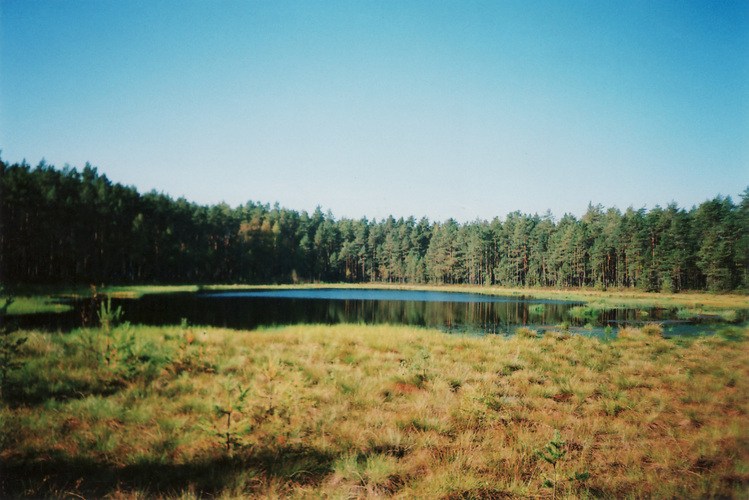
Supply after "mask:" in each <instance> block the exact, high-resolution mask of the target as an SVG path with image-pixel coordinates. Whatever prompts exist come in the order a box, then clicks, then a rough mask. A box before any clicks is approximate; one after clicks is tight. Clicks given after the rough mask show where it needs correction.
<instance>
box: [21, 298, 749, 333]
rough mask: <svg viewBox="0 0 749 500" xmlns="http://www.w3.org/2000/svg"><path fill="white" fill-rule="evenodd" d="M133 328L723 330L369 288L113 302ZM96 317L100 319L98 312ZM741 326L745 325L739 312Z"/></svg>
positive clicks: (702, 321)
mask: <svg viewBox="0 0 749 500" xmlns="http://www.w3.org/2000/svg"><path fill="white" fill-rule="evenodd" d="M71 304H72V305H73V310H72V311H70V312H68V313H61V314H59V313H58V314H39V315H29V316H19V317H14V319H13V321H16V322H17V326H19V327H23V328H43V329H48V330H49V329H52V330H57V329H60V330H70V329H72V328H76V327H80V326H81V325H82V317H83V316H84V314H85V313H84V311H86V310H89V313H88V314H89V316H91V315H92V313H91V312H90V309H91V303H90V301H85V300H82V301H73V302H71ZM112 305H113V306H121V307H122V309H123V311H124V318H123V319H124V320H126V321H129V322H131V323H133V324H147V325H173V324H180V322H181V321H182V319H183V318H184V319H186V320H187V321H188V322H189V324H192V325H206V326H216V327H226V328H234V329H243V330H251V329H255V328H258V327H266V326H274V325H289V324H299V323H315V324H336V323H367V324H381V323H390V324H405V325H415V326H424V327H433V328H438V329H441V330H444V331H447V332H453V333H478V334H487V333H488V334H511V333H513V332H514V331H515V329H517V328H518V327H521V326H528V327H531V328H534V329H535V328H537V329H541V330H543V329H547V328H553V327H554V326H556V325H560V324H562V323H567V324H569V326H570V329H571V330H572V331H574V332H575V333H581V334H587V335H602V334H603V333H604V329H605V327H606V326H611V327H612V328H614V329H615V328H617V327H621V326H624V325H630V324H631V325H635V326H638V325H642V324H644V323H650V322H655V323H660V324H662V325H663V327H664V331H665V333H666V334H667V335H691V334H695V333H699V332H703V331H705V330H710V329H711V328H715V327H716V326H720V325H724V324H726V323H725V321H723V320H722V319H720V318H716V317H704V318H697V319H690V320H688V321H687V320H683V319H679V318H678V317H677V315H676V310H675V309H664V308H638V309H635V308H621V309H611V310H606V311H595V310H590V309H586V308H584V307H583V306H584V303H582V302H571V301H562V300H543V299H534V298H531V297H525V296H520V295H511V296H494V295H481V294H475V293H457V292H440V291H409V290H372V289H336V288H329V289H319V288H316V289H287V290H267V289H257V290H252V289H250V290H242V291H228V292H226V291H224V292H199V293H170V294H154V295H145V296H143V297H141V298H139V299H113V300H112ZM93 316H94V317H95V314H93ZM738 320H739V322H746V320H747V313H746V311H740V313H739V318H738Z"/></svg>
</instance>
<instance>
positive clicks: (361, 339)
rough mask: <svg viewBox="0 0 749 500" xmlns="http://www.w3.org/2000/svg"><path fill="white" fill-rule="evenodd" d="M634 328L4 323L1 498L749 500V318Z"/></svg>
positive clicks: (0, 439)
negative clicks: (503, 333) (706, 328)
mask: <svg viewBox="0 0 749 500" xmlns="http://www.w3.org/2000/svg"><path fill="white" fill-rule="evenodd" d="M644 330H645V331H643V329H634V328H629V329H623V330H621V331H620V332H619V335H618V338H617V339H609V340H607V341H605V342H604V341H600V340H597V339H595V338H588V337H583V336H576V335H570V334H547V335H544V336H542V337H538V338H534V337H533V336H531V335H527V336H526V335H515V336H513V337H508V338H504V337H497V336H486V337H466V336H450V335H446V334H443V333H440V332H437V331H430V330H424V329H418V328H408V327H396V326H364V325H336V326H321V325H299V326H289V327H284V328H278V329H272V328H266V329H263V330H259V331H254V332H238V331H231V330H224V329H216V328H201V327H195V326H189V325H187V324H183V325H181V326H174V327H160V328H156V327H139V326H138V327H136V326H129V325H120V326H115V327H112V329H111V332H109V334H107V333H106V331H105V330H104V329H98V328H93V329H80V330H75V331H73V332H71V333H69V334H64V335H63V334H51V333H41V332H17V335H20V336H23V337H25V338H28V341H27V342H26V343H25V344H24V345H23V346H21V348H20V349H19V352H18V362H19V363H21V366H22V368H19V369H18V370H14V371H11V372H10V373H9V375H8V385H9V387H10V388H11V390H10V391H9V392H8V393H3V401H2V406H1V407H0V444H1V445H2V446H0V450H2V451H0V460H1V461H2V464H3V474H2V478H1V479H0V496H2V497H9V498H24V497H25V498H40V497H41V498H71V497H84V498H100V497H109V498H155V497H156V498H158V497H164V498H184V499H187V498H258V497H266V498H385V497H399V498H443V499H453V498H454V499H458V498H529V497H535V498H550V497H552V496H555V497H556V498H591V497H593V498H596V497H602V498H643V497H646V498H685V497H686V498H704V497H720V498H745V497H746V496H747V495H749V417H747V415H749V402H748V399H749V397H748V396H747V394H749V343H748V342H746V331H745V330H744V331H743V332H739V331H737V330H736V329H735V327H734V328H733V329H731V330H730V332H728V333H727V334H725V335H715V336H711V337H702V338H697V339H693V340H689V341H673V340H670V339H663V338H661V336H660V335H659V333H658V332H657V331H655V329H653V331H647V330H648V329H644ZM112 339H121V340H118V341H117V342H119V344H118V345H120V344H125V346H124V347H121V348H118V349H119V352H120V354H119V355H118V356H117V357H111V356H110V358H109V359H110V362H107V358H106V350H107V341H108V340H109V341H110V346H111V340H112ZM123 367H127V369H124V368H123ZM555 430H558V431H559V434H558V435H556V434H555ZM550 439H551V440H553V441H554V442H555V443H557V444H558V447H559V449H558V450H556V451H558V458H556V459H555V462H554V463H553V464H552V463H551V462H549V463H546V462H544V461H543V460H544V459H543V458H542V457H540V456H539V454H537V453H536V450H544V449H546V448H545V447H546V446H547V445H548V444H549V442H550ZM547 455H548V453H547ZM549 485H551V486H552V488H549V487H548V486H549Z"/></svg>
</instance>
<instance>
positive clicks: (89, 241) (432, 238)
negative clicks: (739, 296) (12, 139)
mask: <svg viewBox="0 0 749 500" xmlns="http://www.w3.org/2000/svg"><path fill="white" fill-rule="evenodd" d="M0 190H1V191H0V195H1V200H2V213H1V214H0V218H1V222H2V228H1V229H2V231H1V232H0V238H1V240H2V241H1V242H0V250H1V252H0V271H1V272H2V282H3V284H6V285H15V284H22V283H23V284H27V283H29V284H30V283H39V284H90V283H94V284H99V283H107V284H115V283H118V284H126V283H286V282H308V281H325V282H341V281H345V282H372V281H375V282H397V283H435V284H445V283H450V284H457V283H466V284H477V285H504V286H545V287H580V286H594V287H599V288H606V287H634V288H638V289H642V290H660V291H679V290H686V289H699V290H703V289H707V290H715V291H727V290H747V289H749V188H747V189H746V190H745V191H744V192H743V194H742V195H741V202H740V203H739V204H735V203H734V202H733V201H732V200H731V198H730V197H725V198H724V197H721V196H718V197H716V198H715V199H712V200H709V201H705V202H703V203H702V204H700V205H699V206H696V207H693V208H691V209H690V210H685V209H683V208H679V207H678V206H677V205H676V204H669V205H668V206H667V207H665V208H662V207H655V208H653V209H651V210H645V209H639V210H638V209H633V208H628V209H627V210H626V211H624V212H621V211H620V210H618V209H616V208H608V209H607V208H604V207H603V206H601V205H596V206H594V205H589V207H588V210H587V212H586V213H585V215H583V217H582V218H580V219H578V218H576V217H574V216H572V215H568V214H567V215H564V216H563V217H562V218H561V219H560V220H556V219H555V218H554V217H553V216H552V214H550V213H548V212H547V213H546V214H544V215H542V216H539V215H537V214H534V215H528V214H523V213H520V212H513V213H511V214H509V215H507V216H506V217H504V218H500V217H496V218H494V219H493V220H491V221H485V220H476V221H473V222H469V223H465V224H461V223H458V222H456V221H455V220H452V219H449V220H447V221H443V222H436V221H429V220H428V219H426V218H422V219H420V220H416V219H415V218H414V217H409V218H407V219H402V218H401V219H397V220H396V219H394V218H392V217H389V218H387V219H385V220H381V221H377V220H368V219H366V218H362V219H360V220H352V219H346V218H342V219H339V220H336V219H335V218H334V216H333V215H332V214H331V213H327V214H326V213H323V211H322V210H321V209H320V208H318V209H317V210H315V212H314V213H312V214H311V215H310V214H308V213H307V212H304V211H303V212H301V213H299V212H297V211H294V210H289V209H286V208H281V207H279V206H278V204H276V205H274V206H272V207H271V206H270V205H268V204H265V205H264V204H260V203H254V202H248V203H246V204H245V205H242V206H239V207H237V208H231V207H229V206H228V205H226V204H223V203H222V204H219V205H213V206H201V205H197V204H195V203H191V202H189V201H188V200H185V199H183V198H180V199H177V200H174V199H172V198H171V197H169V196H168V195H166V194H162V193H158V192H155V191H152V192H149V193H145V194H140V193H138V191H137V190H136V189H135V188H134V187H128V186H123V185H121V184H117V183H113V182H111V181H110V180H109V179H107V177H106V176H105V175H102V174H99V172H98V171H97V169H96V168H94V167H91V166H90V165H88V164H87V165H86V166H85V167H84V168H83V169H82V171H80V172H79V171H78V170H77V169H75V168H69V167H65V168H63V169H61V170H59V169H56V168H54V167H53V166H50V165H47V164H45V163H44V162H42V163H40V164H39V165H38V166H37V167H35V168H32V167H31V166H29V165H28V164H26V163H25V162H24V163H21V164H13V165H10V164H7V163H5V162H3V161H1V160H0ZM582 195H583V196H584V194H582Z"/></svg>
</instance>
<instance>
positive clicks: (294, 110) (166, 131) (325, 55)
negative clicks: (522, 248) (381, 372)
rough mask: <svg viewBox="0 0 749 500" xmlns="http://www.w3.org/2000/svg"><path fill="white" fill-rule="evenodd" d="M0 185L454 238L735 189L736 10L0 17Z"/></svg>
mask: <svg viewBox="0 0 749 500" xmlns="http://www.w3.org/2000/svg"><path fill="white" fill-rule="evenodd" d="M0 9H1V10H0V23H1V24H0V28H1V30H0V149H2V158H3V159H4V160H5V161H6V162H11V163H14V162H20V161H21V160H23V159H24V158H25V159H26V161H27V162H28V163H30V164H31V165H36V164H37V163H38V162H39V161H40V160H41V159H42V158H45V159H46V161H47V163H50V164H53V165H55V166H57V167H59V168H61V167H62V166H64V165H65V164H69V165H70V166H74V167H78V168H79V169H81V168H82V167H83V166H84V164H85V163H86V162H87V161H88V162H90V163H91V164H92V165H94V166H97V167H98V168H99V171H100V172H102V173H105V174H106V175H107V176H108V177H109V178H110V179H111V180H112V181H115V182H120V183H122V184H126V185H134V186H136V187H137V188H138V190H139V191H140V192H147V191H150V190H151V189H156V190H158V191H163V192H165V193H168V194H170V195H171V196H172V197H174V198H178V197H180V196H184V197H186V198H187V199H188V200H191V201H195V202H197V203H200V204H215V203H219V202H221V201H225V202H227V203H228V204H230V205H232V206H236V205H239V204H243V203H245V202H246V201H248V200H252V201H260V202H263V203H271V204H272V203H274V202H279V203H280V204H281V206H284V207H287V208H290V209H293V210H298V211H302V210H307V211H310V212H311V211H313V210H314V209H315V207H316V206H317V205H321V206H322V208H323V209H324V210H331V211H332V212H333V214H334V216H335V217H336V218H341V217H350V218H359V217H361V216H367V217H369V218H370V219H372V218H377V219H381V218H383V217H387V216H388V215H390V214H392V215H393V216H395V217H396V218H397V217H401V216H403V217H407V216H409V215H413V216H415V217H417V218H419V217H422V216H427V217H429V218H430V219H431V220H445V219H447V218H449V217H453V218H455V219H457V220H458V221H461V222H464V221H470V220H474V219H476V218H477V217H478V218H481V219H492V218H493V217H495V216H500V217H503V218H504V216H505V215H507V214H508V213H509V212H512V211H514V210H520V211H522V212H525V213H530V214H533V213H539V214H543V213H544V212H545V211H546V210H547V209H550V210H551V211H552V213H553V214H554V215H555V216H556V217H557V219H558V218H561V216H562V215H563V214H564V213H572V214H575V215H577V216H581V215H582V214H584V213H585V211H586V209H587V206H588V203H589V202H592V203H593V204H597V203H601V204H603V205H604V206H606V207H612V206H615V207H617V208H620V209H622V210H625V209H626V208H627V207H629V206H633V207H634V208H642V207H645V208H648V209H649V208H653V207H654V206H655V205H657V204H660V205H661V206H665V205H666V204H668V203H669V202H671V201H675V202H676V203H677V204H678V205H679V206H681V207H684V208H690V207H691V206H692V205H694V204H699V203H701V202H702V201H704V200H706V199H712V198H713V197H715V196H716V195H718V194H721V195H724V196H726V195H729V196H731V197H732V198H733V199H734V200H735V201H738V195H739V194H740V193H742V192H743V191H744V189H745V188H746V187H747V185H749V2H747V1H745V0H741V1H720V2H717V1H700V2H694V1H674V2H671V1H657V2H654V1H652V0H645V1H638V0H624V1H599V0H593V1H574V0H571V1H557V0H550V1H525V0H523V1H520V0H517V1H515V0H510V1H487V2H471V1H458V0H456V1H449V2H446V1H439V0H436V1H424V2H417V1H409V0H404V1H395V0H393V1H389V0H383V1H372V2H369V1H342V2H335V1H321V2H316V1H308V0H305V1H294V2H287V1H257V2H253V1H229V0H222V1H191V0H187V1H184V0H179V1H130V0H128V1H115V0H102V1H94V0H90V1H77V0H64V1H62V0H61V1H25V0H2V1H0Z"/></svg>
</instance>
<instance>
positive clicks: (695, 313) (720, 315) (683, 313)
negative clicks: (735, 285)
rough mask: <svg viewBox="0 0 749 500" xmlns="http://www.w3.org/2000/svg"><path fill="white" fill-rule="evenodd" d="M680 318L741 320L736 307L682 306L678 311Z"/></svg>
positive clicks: (677, 314)
mask: <svg viewBox="0 0 749 500" xmlns="http://www.w3.org/2000/svg"><path fill="white" fill-rule="evenodd" d="M676 316H677V317H678V318H679V319H699V318H702V319H710V318H715V319H722V320H723V321H728V322H729V323H730V322H734V321H738V320H739V311H737V310H736V309H704V308H702V307H680V308H679V309H678V310H677V311H676Z"/></svg>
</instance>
